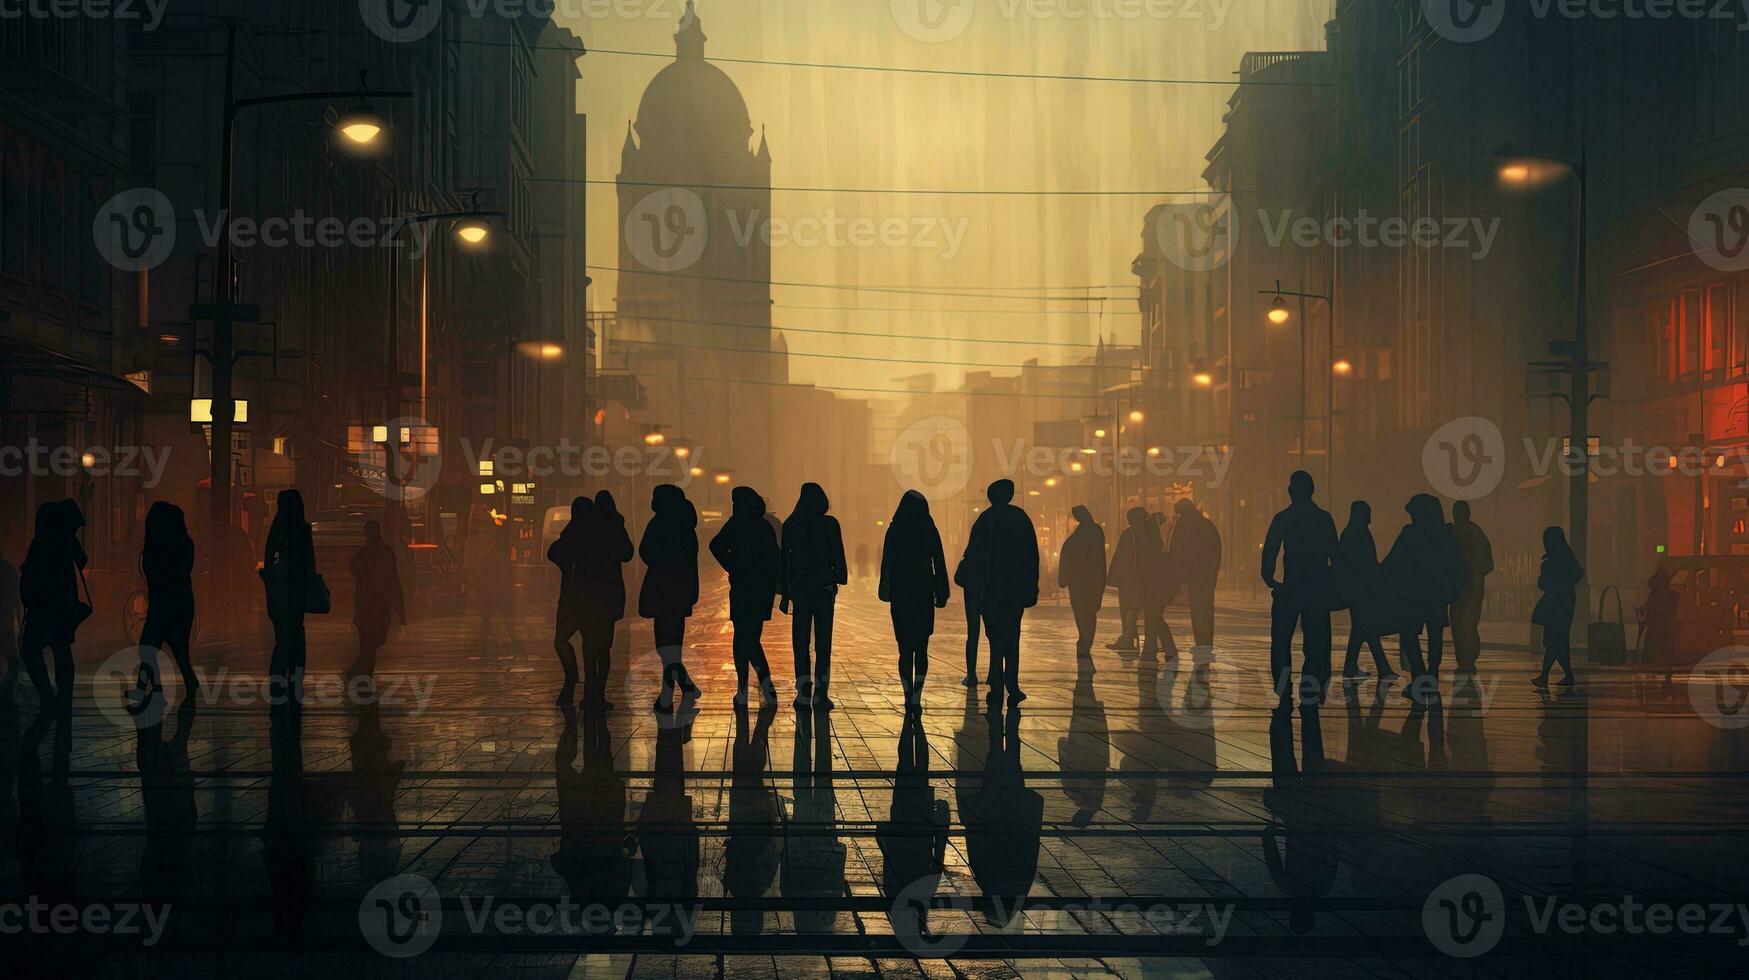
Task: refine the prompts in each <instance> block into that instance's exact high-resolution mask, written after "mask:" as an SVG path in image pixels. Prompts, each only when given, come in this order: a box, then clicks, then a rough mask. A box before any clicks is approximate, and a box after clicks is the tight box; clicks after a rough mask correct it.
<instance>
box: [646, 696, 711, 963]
mask: <svg viewBox="0 0 1749 980" xmlns="http://www.w3.org/2000/svg"><path fill="white" fill-rule="evenodd" d="M676 717H677V718H685V717H687V716H685V715H677V716H676ZM690 741H692V723H691V722H690V721H686V722H685V723H683V724H678V725H675V726H673V727H660V728H658V729H657V732H656V767H655V773H654V775H653V777H652V778H651V780H650V793H649V795H648V796H645V797H644V809H643V811H642V812H640V813H639V814H638V844H639V849H640V850H641V851H642V852H643V856H644V896H645V899H646V901H648V902H650V903H651V904H655V903H662V902H665V903H671V904H673V905H684V906H685V908H686V909H687V910H688V911H689V912H690V910H691V909H692V907H693V905H694V903H695V902H696V900H697V898H698V844H699V833H698V824H697V823H695V822H693V819H692V797H691V796H688V795H687V793H686V743H688V742H690ZM678 919H679V916H675V915H661V914H654V913H651V914H648V915H647V919H646V921H647V922H648V923H649V926H650V932H651V934H652V935H658V936H678V935H679V934H680V929H679V926H678Z"/></svg>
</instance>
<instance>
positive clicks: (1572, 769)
mask: <svg viewBox="0 0 1749 980" xmlns="http://www.w3.org/2000/svg"><path fill="white" fill-rule="evenodd" d="M1537 701H1538V702H1539V703H1540V704H1541V705H1542V709H1543V711H1542V717H1541V718H1539V719H1538V720H1537V724H1536V758H1537V762H1539V763H1541V766H1542V773H1543V786H1544V788H1545V789H1547V790H1548V791H1550V792H1552V793H1558V794H1565V793H1567V792H1568V791H1569V790H1571V789H1573V781H1574V780H1575V779H1578V778H1580V777H1581V776H1582V775H1583V774H1584V772H1585V753H1586V746H1585V736H1586V731H1585V726H1586V724H1587V723H1588V720H1589V719H1588V712H1587V711H1586V701H1585V696H1584V695H1583V694H1580V693H1577V692H1575V691H1574V690H1573V689H1572V688H1557V689H1555V690H1552V691H1544V690H1540V689H1539V690H1538V691H1537Z"/></svg>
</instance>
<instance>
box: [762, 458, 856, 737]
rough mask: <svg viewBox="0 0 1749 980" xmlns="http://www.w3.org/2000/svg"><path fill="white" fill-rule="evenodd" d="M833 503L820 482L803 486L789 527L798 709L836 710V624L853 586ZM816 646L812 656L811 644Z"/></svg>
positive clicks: (788, 581) (787, 574)
mask: <svg viewBox="0 0 1749 980" xmlns="http://www.w3.org/2000/svg"><path fill="white" fill-rule="evenodd" d="M830 509H831V502H830V501H828V500H827V499H826V491H825V489H824V488H822V487H821V486H820V485H819V484H818V483H804V484H802V492H801V495H800V496H799V497H798V498H797V499H796V506H795V510H793V511H791V512H790V515H789V517H787V518H785V519H784V522H783V600H782V603H781V605H780V607H779V608H781V609H783V610H784V611H785V612H790V606H791V604H792V603H793V604H794V612H793V614H792V615H793V616H794V618H793V619H792V620H791V623H790V639H791V642H792V644H793V646H794V648H795V658H796V700H795V706H796V707H798V708H807V707H813V708H819V709H821V710H825V709H829V708H831V707H832V698H831V695H830V688H831V683H832V619H833V613H834V611H835V609H836V606H837V602H838V587H839V586H841V585H843V584H845V583H846V582H848V581H849V576H848V569H847V568H846V567H845V564H844V536H843V533H842V532H841V531H840V530H839V528H838V518H836V517H833V516H832V515H831V514H828V513H827V511H828V510H830ZM810 639H812V641H813V647H814V649H813V653H812V657H810V654H809V649H808V645H809V640H810Z"/></svg>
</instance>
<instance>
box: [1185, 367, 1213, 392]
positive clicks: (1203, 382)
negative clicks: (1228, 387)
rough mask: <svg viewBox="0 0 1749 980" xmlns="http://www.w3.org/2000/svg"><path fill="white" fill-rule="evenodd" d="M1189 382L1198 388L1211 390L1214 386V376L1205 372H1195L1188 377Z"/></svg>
mask: <svg viewBox="0 0 1749 980" xmlns="http://www.w3.org/2000/svg"><path fill="white" fill-rule="evenodd" d="M1190 380H1191V383H1192V384H1194V385H1196V386H1197V387H1198V388H1213V387H1214V386H1215V376H1214V375H1212V374H1210V373H1208V372H1207V371H1198V372H1196V373H1195V374H1193V375H1191V376H1190Z"/></svg>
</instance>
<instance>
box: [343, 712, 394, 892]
mask: <svg viewBox="0 0 1749 980" xmlns="http://www.w3.org/2000/svg"><path fill="white" fill-rule="evenodd" d="M394 745H395V743H394V742H393V741H392V740H391V739H390V738H389V736H388V734H387V733H385V732H384V731H383V721H382V707H381V706H380V705H379V704H377V703H376V702H374V701H372V702H370V703H368V704H364V705H361V706H360V707H359V709H358V720H357V722H356V724H355V725H354V727H353V730H352V738H351V739H350V740H349V741H348V743H347V748H348V749H349V751H350V753H351V756H352V779H351V780H350V781H349V782H348V783H347V785H346V802H347V805H348V806H349V807H350V808H351V810H352V819H353V822H354V825H355V827H356V828H357V829H356V830H354V832H353V833H354V836H355V837H356V838H357V840H358V873H359V874H360V875H362V876H363V877H364V879H365V880H366V881H383V880H385V879H387V878H388V877H390V876H391V875H393V874H394V873H395V871H396V869H398V868H399V867H400V865H401V836H400V825H401V822H400V820H399V818H397V817H396V815H395V797H396V795H397V793H398V792H399V790H400V786H401V779H402V774H403V773H405V772H406V770H407V763H406V761H405V760H402V761H399V762H397V761H394V760H391V759H390V758H389V753H390V750H392V749H393V748H394Z"/></svg>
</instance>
